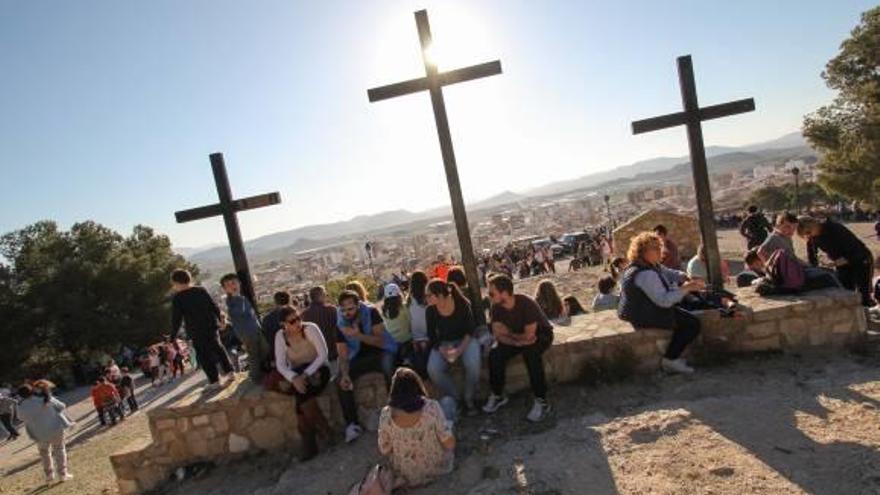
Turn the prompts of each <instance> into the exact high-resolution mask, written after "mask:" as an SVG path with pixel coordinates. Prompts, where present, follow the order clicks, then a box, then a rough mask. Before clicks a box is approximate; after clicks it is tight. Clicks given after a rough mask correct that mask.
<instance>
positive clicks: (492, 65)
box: [367, 10, 501, 323]
mask: <svg viewBox="0 0 880 495" xmlns="http://www.w3.org/2000/svg"><path fill="white" fill-rule="evenodd" d="M415 16H416V27H417V28H418V32H419V42H420V43H421V46H422V60H423V61H424V64H425V77H421V78H418V79H411V80H409V81H404V82H400V83H396V84H390V85H388V86H381V87H378V88H373V89H370V90H368V91H367V97H368V98H369V100H370V102H377V101H381V100H387V99H389V98H394V97H396V96H403V95H408V94H411V93H417V92H419V91H428V92H429V93H430V95H431V104H432V106H433V107H434V122H435V124H436V125H437V135H438V137H439V139H440V153H441V155H442V156H443V167H444V169H445V170H446V183H447V185H448V186H449V197H450V200H451V202H452V216H453V218H454V219H455V230H456V233H457V234H458V244H459V248H460V249H461V261H462V264H463V265H464V271H465V275H466V276H467V280H468V287H469V289H470V294H469V296H470V300H471V305H472V308H473V311H474V316H475V317H476V318H477V321H478V322H480V323H484V322H485V315H484V313H483V310H482V294H481V292H480V277H479V275H478V273H477V261H476V258H475V257H474V248H473V244H472V242H471V232H470V227H469V226H468V220H467V211H466V210H465V207H464V199H463V198H462V195H461V184H460V183H459V180H458V168H457V167H456V163H455V152H454V150H453V148H452V136H451V134H450V132H449V119H448V118H447V116H446V104H445V103H444V100H443V86H448V85H450V84H455V83H460V82H464V81H471V80H474V79H479V78H481V77H488V76H494V75H496V74H501V62H500V61H498V60H495V61H493V62H487V63H484V64H479V65H474V66H471V67H465V68H463V69H456V70H451V71H448V72H438V71H437V65H436V63H435V62H434V61H433V60H431V59H430V58H429V57H428V55H427V50H428V48H430V46H431V41H432V40H431V26H430V25H429V24H428V12H427V11H425V10H420V11H418V12H416V13H415Z"/></svg>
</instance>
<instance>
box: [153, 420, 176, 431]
mask: <svg viewBox="0 0 880 495" xmlns="http://www.w3.org/2000/svg"><path fill="white" fill-rule="evenodd" d="M175 426H176V422H175V421H174V420H173V419H160V420H158V421H156V429H158V430H170V429H172V428H174V427H175Z"/></svg>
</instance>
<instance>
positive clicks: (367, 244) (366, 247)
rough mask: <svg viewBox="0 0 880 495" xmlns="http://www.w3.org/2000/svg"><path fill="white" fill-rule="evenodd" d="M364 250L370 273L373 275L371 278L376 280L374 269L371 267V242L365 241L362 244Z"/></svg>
mask: <svg viewBox="0 0 880 495" xmlns="http://www.w3.org/2000/svg"><path fill="white" fill-rule="evenodd" d="M364 250H365V251H366V252H367V260H368V261H369V263H370V273H371V274H372V275H373V280H376V281H377V282H378V279H377V278H376V270H375V269H373V243H372V242H370V241H367V243H366V244H364Z"/></svg>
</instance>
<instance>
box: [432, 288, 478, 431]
mask: <svg viewBox="0 0 880 495" xmlns="http://www.w3.org/2000/svg"><path fill="white" fill-rule="evenodd" d="M426 301H427V303H428V305H429V306H428V309H427V310H426V311H425V320H426V323H427V326H428V340H429V341H430V343H431V354H430V356H429V357H428V375H429V376H430V377H431V381H432V382H434V384H435V385H437V387H438V388H439V389H440V391H441V392H442V393H443V394H444V395H445V396H448V397H453V398H455V399H456V400H460V398H461V394H460V393H459V392H458V387H456V385H455V381H454V380H453V378H452V375H451V374H450V367H451V366H452V364H453V363H455V362H456V361H459V360H461V363H462V364H463V365H464V375H465V376H464V405H465V413H468V414H473V413H476V412H477V409H476V406H475V403H474V400H475V398H476V394H477V387H478V385H479V383H480V365H481V361H480V344H479V342H478V341H477V339H476V337H475V332H476V327H477V325H476V322H475V321H474V314H473V312H472V311H471V303H470V301H468V300H467V298H465V297H464V296H463V295H462V294H461V292H460V291H459V290H458V286H456V285H455V284H454V283H452V282H444V281H443V280H440V279H439V278H436V279H434V280H431V281H430V282H428V286H427V289H426Z"/></svg>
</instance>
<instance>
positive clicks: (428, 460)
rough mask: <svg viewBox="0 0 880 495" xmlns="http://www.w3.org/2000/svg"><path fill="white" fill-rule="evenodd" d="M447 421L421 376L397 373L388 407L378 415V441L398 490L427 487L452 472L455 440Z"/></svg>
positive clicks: (403, 372)
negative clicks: (426, 485) (426, 389)
mask: <svg viewBox="0 0 880 495" xmlns="http://www.w3.org/2000/svg"><path fill="white" fill-rule="evenodd" d="M447 419H448V418H446V416H445V414H444V412H443V409H442V408H441V407H440V404H439V403H438V402H437V401H435V400H433V399H430V398H428V393H427V392H426V391H425V385H424V384H423V383H422V380H421V379H420V378H419V375H418V374H416V373H415V372H413V371H412V370H410V369H408V368H400V369H398V370H397V372H395V373H394V378H393V379H392V381H391V391H390V393H389V395H388V405H387V406H385V407H384V408H382V412H381V413H380V414H379V435H378V440H379V453H380V454H381V455H383V456H386V457H387V458H388V460H389V462H390V464H391V471H392V472H393V473H394V488H395V489H397V488H404V489H406V488H413V487H417V486H421V485H425V484H428V483H430V482H432V481H434V480H435V479H437V478H438V477H440V476H442V475H444V474H449V473H451V472H452V469H453V466H454V464H453V463H454V456H455V436H454V435H453V434H452V429H451V428H450V423H449V422H448V421H447Z"/></svg>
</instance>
